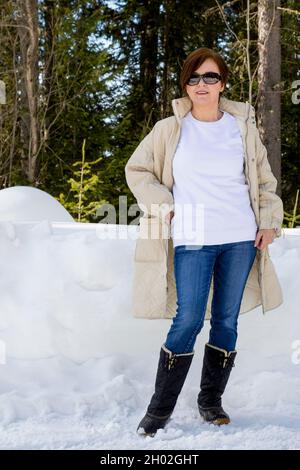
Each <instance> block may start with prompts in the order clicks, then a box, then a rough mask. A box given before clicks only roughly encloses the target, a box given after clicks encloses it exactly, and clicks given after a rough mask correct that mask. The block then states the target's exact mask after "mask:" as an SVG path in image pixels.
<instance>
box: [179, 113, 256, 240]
mask: <svg viewBox="0 0 300 470" xmlns="http://www.w3.org/2000/svg"><path fill="white" fill-rule="evenodd" d="M244 158H245V155H244V149H243V142H242V137H241V134H240V130H239V127H238V124H237V122H236V119H235V117H234V116H232V115H231V114H230V113H227V112H226V111H224V112H223V116H222V117H221V119H219V120H218V121H214V122H205V121H200V120H198V119H196V118H195V117H194V116H193V115H192V113H191V112H189V113H188V114H187V115H186V116H184V118H183V119H182V128H181V135H180V139H179V142H178V145H177V148H176V152H175V155H174V158H173V178H174V185H173V197H174V203H175V210H174V213H175V215H174V217H173V218H172V221H171V236H172V238H173V245H174V247H175V246H177V245H215V244H223V243H231V242H237V241H243V240H255V237H256V232H257V224H256V221H255V215H254V212H253V210H252V207H251V204H250V197H249V188H248V185H247V182H246V180H245V174H244Z"/></svg>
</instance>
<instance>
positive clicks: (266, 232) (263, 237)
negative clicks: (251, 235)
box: [254, 228, 276, 250]
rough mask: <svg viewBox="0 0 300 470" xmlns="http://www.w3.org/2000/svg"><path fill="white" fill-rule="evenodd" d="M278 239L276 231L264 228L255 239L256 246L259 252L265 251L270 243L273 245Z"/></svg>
mask: <svg viewBox="0 0 300 470" xmlns="http://www.w3.org/2000/svg"><path fill="white" fill-rule="evenodd" d="M275 237H276V231H275V229H274V228H264V229H261V230H258V232H257V234H256V238H255V243H254V246H256V247H257V248H258V249H259V250H263V249H264V248H266V246H267V245H268V244H269V243H272V242H273V240H274V238H275Z"/></svg>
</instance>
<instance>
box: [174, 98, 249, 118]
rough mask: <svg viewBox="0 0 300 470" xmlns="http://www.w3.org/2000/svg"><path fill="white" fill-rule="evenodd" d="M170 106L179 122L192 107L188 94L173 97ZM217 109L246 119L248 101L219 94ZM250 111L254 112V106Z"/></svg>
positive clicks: (247, 115)
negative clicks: (234, 99)
mask: <svg viewBox="0 0 300 470" xmlns="http://www.w3.org/2000/svg"><path fill="white" fill-rule="evenodd" d="M172 108H173V112H174V115H175V117H176V119H177V121H178V123H179V124H180V121H181V119H182V118H183V117H184V116H185V115H186V114H187V113H188V112H189V111H190V110H191V109H192V100H191V99H190V97H189V96H184V97H182V98H175V99H173V100H172ZM219 109H220V110H221V111H227V112H228V113H230V114H232V115H233V116H235V117H238V118H241V119H242V120H244V121H246V120H247V119H248V117H249V111H250V104H249V102H248V101H246V102H245V103H244V102H242V101H233V100H229V99H228V98H225V97H224V96H221V98H220V102H219ZM251 111H253V112H254V108H253V107H252V106H251Z"/></svg>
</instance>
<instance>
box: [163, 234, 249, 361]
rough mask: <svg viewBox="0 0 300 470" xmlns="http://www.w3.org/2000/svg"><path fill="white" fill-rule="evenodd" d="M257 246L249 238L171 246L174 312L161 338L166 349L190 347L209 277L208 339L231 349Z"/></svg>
mask: <svg viewBox="0 0 300 470" xmlns="http://www.w3.org/2000/svg"><path fill="white" fill-rule="evenodd" d="M257 250H258V248H256V247H255V246H254V240H246V241H240V242H233V243H224V244H220V245H202V246H200V245H179V246H176V247H175V248H174V274H175V281H176V291H177V310H176V315H175V316H174V317H173V321H172V325H171V327H170V330H169V332H168V335H167V339H166V341H165V346H166V347H167V348H168V349H169V350H170V351H172V352H174V353H177V354H180V353H186V352H192V351H193V348H194V344H195V341H196V337H197V335H198V334H199V333H200V331H201V329H202V327H203V324H204V318H205V312H206V307H207V300H208V295H209V290H210V284H211V280H212V276H214V289H213V298H212V307H211V319H210V326H211V328H210V332H209V343H210V344H212V345H214V346H217V347H219V348H222V349H226V350H227V351H233V350H234V349H235V345H236V340H237V323H238V315H239V311H240V305H241V301H242V297H243V292H244V288H245V285H246V282H247V279H248V275H249V273H250V270H251V267H252V265H253V262H254V259H255V255H256V252H257Z"/></svg>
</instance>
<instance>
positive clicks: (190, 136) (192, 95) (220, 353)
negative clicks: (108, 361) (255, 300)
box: [125, 48, 283, 436]
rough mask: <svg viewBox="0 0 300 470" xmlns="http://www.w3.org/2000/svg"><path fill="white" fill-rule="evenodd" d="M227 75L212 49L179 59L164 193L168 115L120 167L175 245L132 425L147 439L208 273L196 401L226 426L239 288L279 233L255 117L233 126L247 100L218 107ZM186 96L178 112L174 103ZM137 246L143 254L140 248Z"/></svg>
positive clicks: (175, 381)
mask: <svg viewBox="0 0 300 470" xmlns="http://www.w3.org/2000/svg"><path fill="white" fill-rule="evenodd" d="M227 79H228V67H227V65H226V63H225V61H224V60H223V58H222V57H221V56H220V55H219V54H218V53H216V52H215V51H213V50H211V49H207V48H200V49H197V50H196V51H194V52H192V53H191V54H190V55H189V56H188V57H187V59H186V60H185V62H184V64H183V68H182V71H181V86H182V90H183V93H184V95H185V97H184V98H181V99H179V100H175V101H176V104H175V108H174V109H175V114H178V115H179V114H180V118H179V122H180V138H179V140H177V142H176V146H175V148H174V149H173V151H172V153H173V155H172V177H173V186H172V190H171V191H169V190H168V188H166V187H165V186H164V185H163V184H162V183H161V182H160V181H159V179H158V178H157V177H156V175H157V174H158V170H157V167H158V163H157V162H156V161H155V158H153V154H154V147H155V145H156V146H157V145H160V148H159V150H158V149H157V148H156V153H160V154H164V153H163V151H164V152H165V154H166V153H167V150H166V148H164V149H162V148H161V147H162V144H161V141H164V146H165V147H167V146H168V145H169V146H172V144H171V142H172V126H173V122H174V118H166V119H164V120H161V121H159V123H157V124H156V126H157V125H158V124H159V126H160V132H161V133H162V134H164V139H162V140H161V141H160V140H159V139H155V138H154V137H153V135H152V138H150V134H151V133H150V134H148V136H147V137H146V138H145V139H144V140H143V142H142V143H141V144H140V145H139V147H138V149H137V150H136V152H135V153H134V154H133V155H132V157H131V158H130V159H129V161H128V162H127V165H126V168H125V172H126V179H127V183H128V185H129V187H130V189H131V190H132V192H133V194H134V195H135V196H136V198H137V200H138V202H139V205H140V206H143V207H142V209H143V210H144V211H145V212H146V214H147V213H148V215H150V217H151V216H157V212H158V211H159V209H160V208H161V207H162V206H163V205H165V206H167V211H168V213H167V214H166V215H163V217H164V218H165V219H164V221H165V222H166V223H167V224H168V225H169V227H170V233H171V238H172V241H173V246H174V274H175V280H176V292H177V309H176V315H175V316H174V317H173V321H172V325H171V327H170V330H169V332H168V334H167V337H166V340H165V342H164V344H163V345H162V347H161V351H160V357H159V363H158V369H157V375H156V381H155V392H154V394H153V396H152V398H151V400H150V404H149V406H148V408H147V412H146V414H145V416H144V417H143V419H142V420H141V422H140V423H139V425H138V428H137V431H138V433H139V434H143V435H151V436H154V435H155V433H156V431H157V430H158V429H160V428H164V427H165V425H166V423H167V422H168V421H169V419H170V417H171V414H172V412H173V410H174V407H175V405H176V402H177V398H178V396H179V393H180V391H181V389H182V386H183V384H184V381H185V378H186V376H187V373H188V370H189V368H190V365H191V361H192V359H193V356H194V344H195V341H196V338H197V336H198V334H199V333H200V331H201V329H202V327H203V324H204V319H205V312H206V307H207V301H208V294H209V290H210V286H211V281H212V279H213V282H214V288H213V300H212V308H211V319H210V325H211V328H210V332H209V341H208V343H206V345H205V351H204V359H203V367H202V375H201V384H200V386H201V390H200V392H199V395H198V400H197V404H198V409H199V413H200V416H201V417H202V418H203V420H204V421H206V422H208V423H213V424H216V425H221V424H228V423H229V422H230V418H229V415H228V414H227V413H226V412H225V411H224V409H223V407H222V402H221V397H222V395H223V393H224V390H225V387H226V384H227V382H228V379H229V375H230V372H231V369H232V367H233V366H234V361H235V357H236V354H237V351H236V349H235V347H236V341H237V323H238V315H239V312H240V306H241V302H242V298H243V293H244V289H245V285H246V282H247V279H248V276H249V273H250V271H251V268H252V266H253V263H254V260H255V258H256V255H257V251H258V250H261V251H262V250H264V249H265V248H266V247H267V245H268V244H270V243H272V242H273V240H274V238H275V237H276V236H277V237H278V236H280V235H281V228H280V227H281V223H282V219H283V205H282V201H281V199H280V198H279V197H278V196H277V195H276V194H275V189H276V183H277V182H276V179H275V177H274V175H272V173H271V170H270V166H269V163H268V161H267V157H266V155H265V147H263V146H262V143H261V142H260V140H257V139H259V137H258V136H257V134H258V131H257V129H256V126H255V122H254V121H253V119H252V122H249V119H248V118H249V115H247V114H245V115H246V118H245V129H244V127H240V125H239V124H238V119H237V115H238V112H239V110H241V109H242V112H243V113H245V109H247V106H245V103H238V102H231V106H228V109H232V110H234V111H232V114H231V113H230V112H228V111H225V110H222V109H221V108H220V95H221V93H222V92H223V91H224V89H225V86H226V82H227ZM180 100H184V103H180ZM222 100H224V98H222ZM227 101H228V102H230V100H227ZM187 102H188V105H187V106H188V107H187V109H186V108H185V110H184V112H180V111H179V108H176V106H177V105H178V106H179V105H180V104H184V105H186V103H187ZM189 104H190V105H189ZM236 110H237V111H236ZM176 118H178V116H176ZM171 120H172V123H171V122H170V121H171ZM177 120H178V119H177ZM175 125H176V123H175V122H174V126H175ZM170 128H171V130H170ZM241 129H242V132H241ZM152 133H153V131H152ZM247 134H249V135H248V137H247ZM252 136H253V139H252V140H253V142H254V139H256V140H255V142H256V143H255V145H254V144H253V145H252V147H251V148H252V150H251V155H250V156H248V154H247V155H245V147H246V138H248V139H250V138H252ZM158 142H159V143H158ZM249 145H250V144H249ZM245 157H247V158H245ZM248 157H252V158H251V161H252V162H254V163H253V164H255V168H256V169H255V172H256V173H257V179H258V181H255V180H254V177H253V176H252V177H251V178H249V179H248V184H247V181H246V180H247V178H246V174H245V169H246V168H248V167H247V165H248V164H249V163H248ZM256 160H257V161H256ZM256 173H255V174H256ZM249 174H252V175H253V174H254V173H253V170H252V172H249ZM251 179H252V181H251ZM256 187H259V201H257V202H258V205H257V208H255V211H254V207H255V205H256V197H253V200H252V199H250V197H249V195H250V193H249V192H251V194H252V191H256ZM253 188H254V189H253ZM152 203H153V204H152ZM150 206H151V207H150ZM152 206H153V207H152ZM257 211H259V217H257V215H256V213H257ZM159 217H161V214H159ZM195 227H196V228H195ZM143 246H144V250H146V247H147V245H143ZM157 246H158V247H159V246H160V245H157ZM157 252H159V248H158V249H157ZM149 269H151V266H150V264H149ZM148 288H151V286H148ZM274 295H275V294H274Z"/></svg>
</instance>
